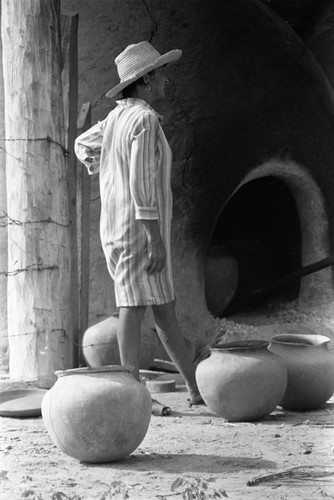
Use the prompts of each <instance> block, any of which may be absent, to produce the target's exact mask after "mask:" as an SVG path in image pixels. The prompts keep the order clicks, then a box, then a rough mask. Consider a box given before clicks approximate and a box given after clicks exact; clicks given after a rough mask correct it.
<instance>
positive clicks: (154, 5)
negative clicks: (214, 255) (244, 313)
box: [62, 0, 334, 337]
mask: <svg viewBox="0 0 334 500" xmlns="http://www.w3.org/2000/svg"><path fill="white" fill-rule="evenodd" d="M62 8H63V11H64V12H65V13H66V12H70V11H72V12H73V11H74V12H79V16H80V18H79V51H80V53H79V101H80V102H79V104H81V103H82V102H85V101H91V103H92V106H93V113H92V121H93V122H95V121H97V120H99V119H102V118H104V117H105V116H106V114H107V113H108V111H110V109H111V108H112V106H113V104H112V102H111V101H109V100H108V99H107V98H105V97H104V95H105V93H106V92H107V91H108V89H109V88H110V87H112V86H113V84H114V83H115V82H117V80H118V79H117V75H116V72H115V67H114V63H113V60H114V58H115V56H116V55H117V54H118V53H119V52H120V51H121V50H123V49H124V48H125V46H126V45H128V44H129V43H133V42H138V41H141V40H144V39H147V40H150V41H152V43H153V45H154V46H155V47H156V48H157V49H158V50H160V51H161V52H163V51H167V50H170V49H171V48H182V49H183V51H184V53H183V57H182V59H181V61H180V64H179V65H178V66H176V67H174V68H173V70H172V71H171V72H170V75H171V80H172V83H171V85H170V87H169V89H168V98H167V99H166V101H165V102H163V103H161V105H160V106H159V109H158V111H159V112H161V113H162V114H163V115H164V117H165V127H164V128H165V131H166V135H167V138H168V139H169V141H170V144H171V147H172V149H173V151H174V171H173V191H174V226H173V260H174V274H175V288H176V293H177V298H178V315H179V319H180V321H181V325H182V327H183V331H184V333H185V335H186V336H188V337H193V336H198V335H203V334H204V332H205V331H206V330H207V329H209V325H210V317H209V314H208V311H207V308H206V304H205V300H204V294H203V288H204V280H203V261H204V258H205V254H206V249H207V246H208V244H209V243H210V238H211V235H212V232H213V230H214V226H215V223H216V220H217V217H218V216H219V214H220V212H221V210H222V209H223V206H224V204H225V202H226V201H227V199H228V197H229V196H230V195H231V193H232V192H233V191H234V189H235V188H236V187H237V186H238V184H239V183H240V182H241V181H242V179H243V178H244V177H245V176H246V175H247V174H248V173H249V172H250V171H251V170H252V169H253V168H255V167H257V166H259V165H261V164H264V163H266V162H268V161H271V160H273V159H278V160H279V161H283V162H284V161H287V162H294V161H295V162H296V163H298V164H299V165H301V166H302V167H303V168H305V169H306V171H308V172H309V173H310V175H311V176H312V177H313V178H314V181H315V183H316V184H317V185H318V186H319V188H320V190H321V192H322V193H323V196H324V199H325V203H326V208H327V216H328V220H329V222H330V226H331V227H332V225H333V215H334V197H333V196H332V193H333V188H334V185H333V184H334V179H333V175H332V169H333V165H334V146H333V141H332V137H333V133H334V113H333V109H334V104H333V102H334V101H333V93H332V90H331V88H330V85H329V84H328V81H327V80H326V78H325V76H324V74H323V73H322V71H321V70H320V67H319V66H318V65H317V63H316V61H315V60H314V58H313V57H312V55H311V53H310V52H309V50H308V49H307V48H306V47H305V45H304V44H303V43H302V42H301V40H300V39H299V38H298V37H297V35H296V34H295V33H294V32H293V31H292V30H291V29H290V28H289V27H288V26H287V25H286V23H284V22H283V21H282V20H280V19H279V18H278V17H277V16H275V15H273V14H272V13H270V11H269V10H268V9H267V8H266V7H265V5H263V4H262V3H260V2H257V1H256V0H254V1H252V0H233V1H230V0H207V1H205V2H203V1H202V0H185V1H183V2H179V1H178V0H169V1H168V2H166V1H164V0H147V1H142V0H99V1H98V2H95V3H94V5H93V3H92V2H91V1H90V0H63V1H62ZM264 209H265V207H264ZM91 210H92V217H91V220H92V231H91V282H90V301H91V302H90V323H91V324H92V323H94V322H96V321H97V320H98V319H99V318H100V317H101V316H104V315H106V314H110V313H112V312H113V310H114V295H113V285H112V282H111V280H110V278H109V276H108V274H107V270H106V266H105V263H104V258H103V255H102V252H101V248H100V243H99V234H98V218H99V192H98V179H97V178H95V179H92V196H91ZM330 237H331V242H332V240H333V234H332V232H331V235H330Z"/></svg>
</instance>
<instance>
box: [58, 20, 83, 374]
mask: <svg viewBox="0 0 334 500" xmlns="http://www.w3.org/2000/svg"><path fill="white" fill-rule="evenodd" d="M78 23H79V15H78V14H75V15H74V16H65V15H63V16H61V35H62V85H63V103H64V120H65V146H66V149H67V150H68V152H69V154H68V156H67V158H66V160H67V176H68V197H69V222H70V242H71V270H72V273H71V314H72V332H73V337H72V339H71V340H72V342H73V345H74V348H73V351H72V354H73V360H72V363H73V366H78V357H79V347H78V346H79V327H80V326H79V325H80V317H79V309H80V306H79V272H78V244H77V238H78V231H77V161H76V156H75V153H74V141H75V139H76V137H77V115H78Z"/></svg>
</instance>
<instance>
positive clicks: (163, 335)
mask: <svg viewBox="0 0 334 500" xmlns="http://www.w3.org/2000/svg"><path fill="white" fill-rule="evenodd" d="M152 310H153V314H154V319H155V323H156V326H157V330H158V334H159V337H160V340H161V342H162V343H163V345H164V347H165V349H166V351H167V352H168V354H169V355H170V357H171V359H172V361H173V362H174V364H175V366H176V367H177V369H178V370H179V372H180V373H181V375H183V377H184V379H185V382H186V385H187V389H188V392H189V399H190V402H193V403H195V404H196V403H201V402H203V400H202V397H201V395H200V393H199V390H198V387H197V383H196V379H195V366H194V364H193V361H192V357H191V354H190V353H189V351H188V349H187V345H186V343H185V340H184V337H183V335H182V332H181V330H180V327H179V324H178V322H177V319H176V314H175V302H169V303H168V304H162V305H155V306H152Z"/></svg>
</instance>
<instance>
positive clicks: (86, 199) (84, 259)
mask: <svg viewBox="0 0 334 500" xmlns="http://www.w3.org/2000/svg"><path fill="white" fill-rule="evenodd" d="M90 126H91V105H90V102H85V103H84V104H83V105H82V106H81V109H80V113H79V116H78V123H77V127H78V135H79V134H81V133H82V132H84V131H85V130H87V129H88V128H89V127H90ZM77 168H78V175H77V194H78V197H77V227H78V249H79V263H78V270H79V283H80V325H79V342H78V343H79V364H80V365H81V364H82V363H83V357H82V336H83V334H84V332H85V330H86V329H87V326H88V314H89V257H90V242H89V238H90V177H89V175H88V172H87V170H86V168H85V167H84V166H83V165H82V164H81V163H80V162H78V163H77Z"/></svg>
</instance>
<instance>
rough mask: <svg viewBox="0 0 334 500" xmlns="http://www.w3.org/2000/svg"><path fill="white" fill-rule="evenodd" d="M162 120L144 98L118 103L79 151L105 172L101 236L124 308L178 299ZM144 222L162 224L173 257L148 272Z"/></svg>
mask: <svg viewBox="0 0 334 500" xmlns="http://www.w3.org/2000/svg"><path fill="white" fill-rule="evenodd" d="M160 121H161V117H160V116H159V115H158V114H157V113H156V112H155V111H154V110H153V108H151V106H149V105H148V104H147V103H146V102H145V101H144V100H142V99H137V98H128V99H122V100H120V101H117V107H116V108H115V109H114V110H113V111H111V112H110V113H109V115H108V116H107V118H106V119H105V120H104V121H102V122H99V123H97V124H96V125H94V126H93V127H91V128H90V129H89V130H87V131H86V132H84V133H83V134H81V135H80V136H79V137H78V138H77V139H76V141H75V152H76V155H77V157H78V159H79V160H80V161H81V162H82V163H84V164H85V165H86V166H87V168H88V170H89V173H91V174H93V173H97V172H99V173H100V193H101V218H100V236H101V243H102V248H103V251H104V255H105V257H106V262H107V266H108V270H109V273H110V275H111V277H112V278H113V280H114V284H115V296H116V304H117V306H118V307H126V306H141V305H153V304H165V303H167V302H170V301H172V300H174V291H173V277H172V265H171V250H170V230H171V218H172V192H171V165H172V154H171V149H170V147H169V145H168V142H167V139H166V137H165V135H164V132H163V130H162V127H161V125H160ZM143 219H151V220H158V222H159V227H160V233H161V237H162V240H163V242H164V245H165V249H166V253H167V259H166V265H165V267H164V269H163V270H162V271H161V272H160V273H154V274H148V273H147V272H146V271H145V265H146V263H147V259H148V252H147V238H146V233H145V230H144V225H143V223H142V222H141V221H142V220H143Z"/></svg>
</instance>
